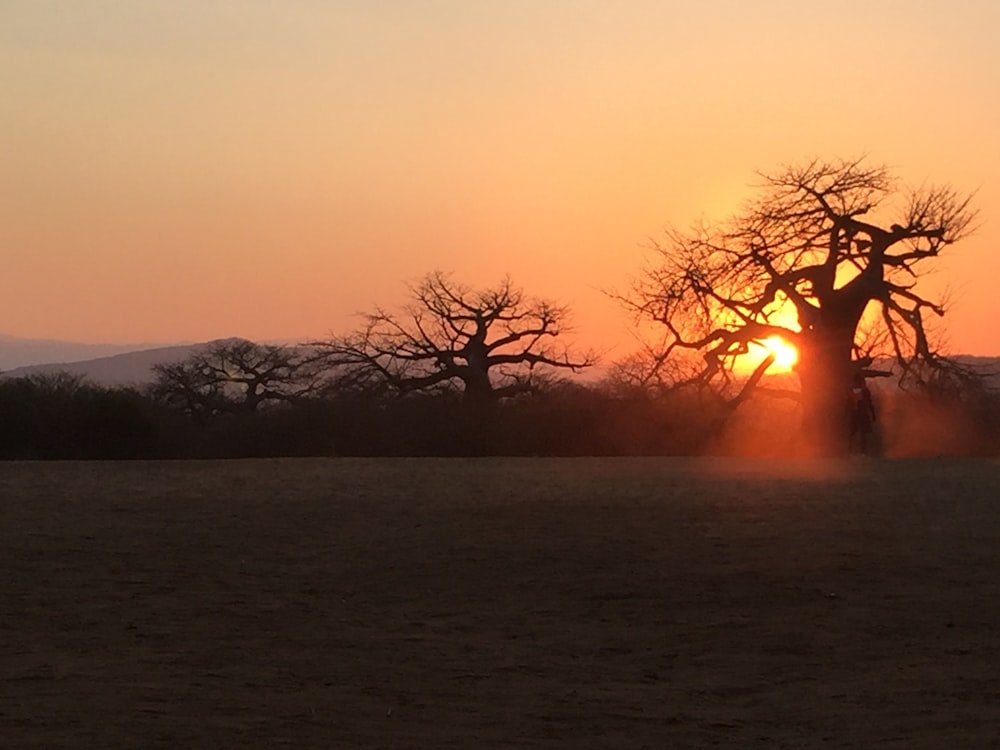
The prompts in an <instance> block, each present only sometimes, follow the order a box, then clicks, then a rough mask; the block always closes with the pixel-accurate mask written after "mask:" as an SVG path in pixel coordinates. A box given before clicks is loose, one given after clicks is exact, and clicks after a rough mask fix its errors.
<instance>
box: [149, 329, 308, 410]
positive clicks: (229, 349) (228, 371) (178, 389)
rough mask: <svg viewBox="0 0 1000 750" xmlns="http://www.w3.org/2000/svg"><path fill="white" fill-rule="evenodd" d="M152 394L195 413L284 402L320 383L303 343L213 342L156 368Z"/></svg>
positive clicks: (242, 340)
mask: <svg viewBox="0 0 1000 750" xmlns="http://www.w3.org/2000/svg"><path fill="white" fill-rule="evenodd" d="M154 372H155V374H156V380H155V382H154V383H153V385H152V388H151V394H152V396H153V397H154V398H155V399H156V400H157V401H159V402H161V403H164V404H167V405H168V406H172V407H175V408H178V409H180V410H182V411H184V412H186V413H188V414H190V415H192V416H194V417H196V418H206V417H209V416H211V415H214V414H220V413H232V412H254V411H256V410H257V409H258V408H259V407H261V406H262V405H264V404H267V403H282V402H284V403H288V402H293V401H297V400H300V399H302V398H305V397H307V396H310V395H313V394H314V393H316V392H317V389H318V388H319V371H318V370H317V368H316V365H315V359H314V358H313V357H311V356H310V353H309V352H308V351H306V350H304V349H302V348H293V347H286V346H276V345H271V344H257V343H254V342H252V341H247V340H246V339H226V340H223V341H216V342H214V343H212V344H209V345H207V346H205V347H204V348H201V349H199V350H198V351H196V352H195V353H194V354H192V355H191V356H189V357H188V358H187V359H185V360H183V361H181V362H175V363H169V364H159V365H156V366H155V367H154Z"/></svg>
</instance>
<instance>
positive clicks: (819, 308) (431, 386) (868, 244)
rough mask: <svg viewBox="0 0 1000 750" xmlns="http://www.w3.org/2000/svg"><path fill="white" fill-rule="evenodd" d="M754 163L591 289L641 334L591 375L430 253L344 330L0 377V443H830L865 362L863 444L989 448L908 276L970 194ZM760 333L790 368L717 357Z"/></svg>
mask: <svg viewBox="0 0 1000 750" xmlns="http://www.w3.org/2000/svg"><path fill="white" fill-rule="evenodd" d="M761 177H762V179H763V183H762V185H761V186H760V191H759V194H758V197H757V199H756V200H754V201H752V202H750V203H748V204H747V205H746V206H745V207H744V209H743V210H742V211H741V212H740V213H738V214H736V215H735V216H733V217H732V218H731V219H730V220H728V221H727V222H723V223H720V224H719V225H712V226H698V227H696V228H695V229H693V230H691V231H690V232H680V231H676V230H670V231H669V232H668V235H667V242H666V244H664V245H656V246H654V248H653V255H654V263H653V264H651V265H650V266H648V267H647V268H646V269H645V271H644V272H643V275H641V276H640V277H639V278H638V279H637V280H636V282H635V284H634V286H633V288H632V290H631V291H630V292H628V293H624V294H615V295H614V296H617V298H618V299H619V300H620V301H621V302H622V303H623V304H624V306H625V308H626V309H627V310H629V311H631V312H632V313H633V314H634V315H635V318H636V321H637V323H643V324H646V325H647V326H652V327H653V329H654V330H657V331H658V332H659V334H660V335H658V336H657V337H656V338H654V339H653V340H652V341H646V342H644V343H643V345H642V347H641V348H640V350H639V351H637V352H635V353H633V354H631V355H629V356H627V357H624V358H622V359H620V360H619V361H617V362H613V363H610V367H609V370H608V374H607V375H606V376H605V377H604V378H603V379H602V380H600V381H596V382H594V381H591V382H584V381H582V380H580V379H579V378H576V377H574V376H576V375H578V374H580V373H583V372H586V371H587V370H588V369H589V368H591V367H592V366H593V365H594V364H595V363H597V361H598V356H597V354H596V353H595V352H593V351H588V350H580V349H578V348H577V347H574V346H573V345H572V343H571V342H569V341H568V340H567V334H568V333H569V332H570V331H571V329H570V326H569V320H570V311H569V309H568V308H567V307H565V306H562V305H559V304H556V303H554V302H552V301H550V300H546V299H543V298H537V297H531V296H529V295H527V294H526V293H525V292H524V290H522V289H520V288H518V287H517V286H515V285H514V284H513V283H512V281H511V280H510V279H509V278H505V279H503V280H501V281H500V283H498V284H496V285H494V286H492V287H488V288H485V289H473V288H470V287H467V286H465V285H463V284H461V283H460V282H458V281H456V280H455V279H454V278H453V277H452V276H451V275H449V274H446V273H442V272H433V273H430V274H428V275H427V276H425V277H424V278H422V279H420V280H419V281H417V282H415V283H413V284H410V285H409V286H408V292H409V294H408V299H407V301H406V303H405V304H404V305H402V306H401V307H399V308H398V309H389V308H382V307H379V308H376V309H375V310H374V311H372V312H370V313H368V314H366V315H365V316H364V317H363V322H362V324H361V325H360V326H359V327H358V328H357V329H356V330H354V331H351V332H349V333H347V334H345V335H340V336H333V337H331V338H329V339H326V340H322V341H311V342H304V343H302V344H300V345H296V346H276V345H267V344H259V343H255V342H251V341H247V340H243V339H231V340H226V341H219V342H214V343H212V344H209V345H206V346H204V347H202V348H200V349H199V350H197V351H196V352H195V353H193V354H192V355H191V356H190V357H188V358H187V359H185V360H183V361H180V362H173V363H163V364H161V365H158V366H157V367H156V368H155V382H154V383H153V384H152V385H151V386H149V387H148V388H143V389H136V388H118V389H109V388H102V387H99V386H96V385H94V384H91V383H87V382H83V381H82V380H80V379H78V378H74V377H71V376H68V375H57V376H47V377H41V376H35V377H27V378H15V379H9V378H8V379H0V457H3V458H24V459H36V458H37V459H52V458H79V459H90V458H126V459H128V458H163V457H166V458H187V457H236V456H282V455H302V456H316V455H321V456H322V455H490V454H503V455H649V454H655V455H659V454H684V455H691V454H699V453H711V452H725V453H739V454H749V455H761V454H768V453H771V454H812V455H816V454H820V455H838V454H843V453H846V452H847V451H848V450H849V446H850V445H851V444H852V437H853V436H851V435H849V434H848V433H849V431H850V430H851V429H852V427H851V425H852V424H856V423H857V420H853V421H852V419H851V417H850V414H849V413H848V406H847V405H848V403H849V394H850V392H851V389H852V388H854V390H855V391H857V390H858V389H862V390H863V392H864V393H866V394H867V393H868V387H867V385H866V383H865V381H867V380H869V379H873V378H884V383H883V384H882V387H879V388H877V391H878V393H877V397H878V398H877V400H878V403H879V408H878V410H877V411H873V414H877V413H878V412H881V419H880V424H879V426H878V433H879V437H880V441H881V447H880V448H876V449H874V450H881V451H882V452H888V453H892V452H893V451H895V452H897V453H902V454H919V453H921V452H931V453H934V452H937V453H940V452H961V453H969V452H987V453H990V452H995V451H996V449H997V445H998V443H1000V441H998V439H997V433H998V429H1000V428H998V424H1000V419H998V414H1000V408H998V406H997V403H998V399H997V396H996V393H995V392H993V391H991V390H990V389H989V388H988V387H987V382H986V381H985V380H984V379H983V378H982V377H980V376H979V374H977V373H976V372H975V371H974V370H973V369H972V368H970V367H969V366H968V365H967V364H964V363H962V362H959V361H956V360H953V359H950V358H948V357H945V356H942V354H941V353H940V351H939V347H937V346H935V344H934V342H933V337H932V331H931V329H930V327H929V326H928V323H927V315H928V314H930V315H932V316H940V315H943V314H944V308H943V306H942V305H941V304H939V303H937V302H935V301H933V300H930V299H929V298H926V297H924V296H922V295H921V294H919V293H918V290H917V289H916V287H917V281H918V280H919V278H920V275H921V274H922V272H923V266H924V264H926V262H928V261H929V260H932V259H934V258H936V257H938V256H939V255H940V254H941V253H942V252H943V251H944V250H945V249H946V248H948V247H949V246H950V245H952V244H954V243H955V242H957V241H958V240H960V239H962V238H963V237H965V236H966V235H967V234H968V233H969V232H970V231H971V230H972V229H973V228H974V223H975V220H976V213H975V211H973V210H972V209H971V208H970V198H969V197H968V196H962V195H960V194H958V193H956V192H955V191H953V190H951V189H947V188H927V187H923V188H920V189H916V190H899V189H897V187H896V183H895V181H894V179H893V178H892V176H891V175H890V173H889V172H888V171H887V170H886V169H885V168H883V167H870V166H868V165H867V164H866V163H865V161H864V160H856V161H836V162H821V161H812V162H809V163H807V164H805V165H802V166H791V167H786V168H784V169H782V170H780V171H778V172H776V173H774V174H770V175H767V174H764V175H761ZM789 310H790V311H792V313H794V315H793V316H792V317H793V318H794V320H795V321H797V323H796V324H795V325H791V324H789V322H788V320H789V315H788V311H789ZM775 335H780V336H781V337H783V338H784V339H785V340H787V341H790V342H792V343H794V344H795V345H796V346H797V348H798V351H799V355H800V362H799V364H798V366H797V369H796V378H795V380H796V382H795V383H794V384H793V385H792V387H789V385H788V384H787V383H778V384H777V385H775V382H774V379H773V378H768V377H766V375H767V369H768V367H769V366H770V364H771V363H772V359H771V358H768V359H765V360H764V361H763V362H762V363H761V364H760V365H759V366H758V367H757V369H756V370H755V371H754V372H752V373H751V374H749V375H746V376H743V377H740V376H739V374H738V371H737V366H736V365H737V362H738V361H739V358H740V357H741V356H743V355H745V354H747V352H748V351H749V350H750V347H751V346H752V345H754V344H755V343H756V344H759V343H760V342H761V341H764V340H765V339H767V338H768V337H773V336H775ZM890 384H891V386H890ZM897 386H899V387H897ZM775 397H777V398H775ZM866 408H870V404H869V405H868V406H866ZM862 444H865V445H867V444H868V441H862Z"/></svg>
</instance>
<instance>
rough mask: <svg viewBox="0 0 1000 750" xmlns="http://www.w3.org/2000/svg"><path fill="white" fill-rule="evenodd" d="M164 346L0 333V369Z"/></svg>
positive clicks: (108, 355) (74, 360) (83, 358)
mask: <svg viewBox="0 0 1000 750" xmlns="http://www.w3.org/2000/svg"><path fill="white" fill-rule="evenodd" d="M171 345H173V344H171ZM164 346H166V344H154V343H142V344H81V343H79V342H75V341H58V340H55V339H25V338H19V337H17V336H6V335H4V334H0V371H4V372H6V371H7V370H13V369H15V368H18V367H28V366H30V365H43V364H48V363H50V362H82V361H84V360H88V359H97V358H98V357H110V356H113V355H115V354H125V353H127V352H137V351H142V350H145V349H154V348H161V347H164Z"/></svg>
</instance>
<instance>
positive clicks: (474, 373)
mask: <svg viewBox="0 0 1000 750" xmlns="http://www.w3.org/2000/svg"><path fill="white" fill-rule="evenodd" d="M408 289H409V292H410V300H409V302H408V303H407V304H405V305H404V306H403V307H402V308H401V310H400V312H398V313H397V312H391V311H388V310H385V309H382V308H377V309H376V310H375V311H374V312H371V313H368V314H366V315H365V316H364V321H365V322H364V325H363V326H362V327H361V328H360V329H359V330H357V331H355V332H353V333H350V334H348V335H346V336H342V337H336V338H333V339H331V340H329V341H324V342H319V343H317V344H315V346H317V347H319V348H320V349H321V350H322V352H323V355H322V356H323V358H324V360H325V361H326V363H327V364H328V365H329V366H331V367H333V368H335V369H337V370H339V371H340V372H342V373H344V376H342V378H341V383H342V384H343V383H345V382H348V383H354V384H357V385H361V386H363V387H366V388H371V387H386V388H388V389H391V390H393V391H396V392H409V391H427V390H434V389H442V388H454V387H460V388H461V389H462V396H463V400H465V401H468V402H476V403H490V402H495V401H496V400H498V399H500V398H504V397H508V396H512V395H515V394H519V393H524V392H526V391H529V390H531V389H532V388H533V387H534V386H535V385H536V384H537V382H538V380H539V378H546V377H549V376H551V375H552V373H554V372H556V371H558V370H570V371H573V372H576V371H579V370H582V369H584V368H586V367H589V366H590V365H592V364H593V363H594V362H595V359H596V358H595V355H594V354H592V353H590V352H585V353H581V354H575V353H573V352H572V351H571V350H570V349H569V348H568V347H566V346H562V345H560V344H559V342H558V341H557V339H559V338H560V337H561V336H562V335H563V334H565V333H566V332H567V330H568V329H567V321H568V317H569V311H568V309H567V308H566V307H563V306H560V305H556V304H554V303H552V302H550V301H547V300H543V299H536V298H531V297H527V296H526V295H525V294H524V292H523V291H522V290H521V289H519V288H517V287H515V286H514V285H513V284H512V282H511V280H510V279H509V278H506V279H504V280H503V281H501V282H500V283H499V284H497V285H496V286H494V287H491V288H488V289H483V290H474V289H470V288H469V287H466V286H463V285H462V284H460V283H458V282H456V281H455V280H454V279H453V278H452V277H451V276H450V275H449V274H445V273H442V272H434V273H431V274H428V275H427V276H425V277H424V278H423V279H421V280H420V281H418V282H417V283H415V284H411V285H408Z"/></svg>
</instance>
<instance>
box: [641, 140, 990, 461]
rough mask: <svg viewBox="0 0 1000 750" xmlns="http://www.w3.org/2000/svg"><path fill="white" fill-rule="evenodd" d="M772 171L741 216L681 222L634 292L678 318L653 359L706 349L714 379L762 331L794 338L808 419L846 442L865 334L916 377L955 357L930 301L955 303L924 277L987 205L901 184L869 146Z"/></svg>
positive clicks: (865, 357)
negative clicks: (922, 282) (860, 154)
mask: <svg viewBox="0 0 1000 750" xmlns="http://www.w3.org/2000/svg"><path fill="white" fill-rule="evenodd" d="M760 177H761V178H762V180H763V183H762V184H761V185H760V186H759V187H760V192H759V194H758V196H757V197H756V199H754V200H752V201H751V202H749V203H747V204H746V206H745V208H744V209H743V210H742V211H741V212H740V213H738V214H737V215H735V216H734V217H733V218H731V219H730V220H729V221H727V222H724V223H721V224H718V225H701V226H698V227H696V228H695V229H693V230H692V231H690V232H681V231H676V230H670V231H668V233H667V240H666V242H665V243H662V244H656V245H655V246H654V248H653V250H654V258H655V261H654V263H653V264H652V265H651V266H650V267H649V268H648V269H647V270H646V271H645V273H644V274H643V275H642V276H641V277H640V278H639V279H638V280H637V281H636V283H635V285H634V288H633V290H632V292H631V293H630V294H627V295H624V296H623V301H625V302H626V304H627V305H628V306H629V307H630V308H631V309H632V310H633V311H635V312H637V313H638V314H639V316H640V317H641V318H645V319H647V320H652V321H656V322H657V323H659V324H661V325H662V326H663V328H662V330H664V331H665V332H666V335H665V338H664V344H663V347H662V349H661V350H660V351H659V352H658V353H657V355H656V358H654V364H655V360H656V359H657V358H658V359H659V361H662V362H666V361H669V358H670V357H672V356H676V355H677V354H678V353H680V352H688V353H692V352H696V353H697V354H698V355H700V359H701V362H702V366H701V367H700V369H699V372H698V373H697V375H696V378H697V379H698V381H700V382H702V383H710V384H715V385H722V384H727V383H731V382H732V376H733V365H734V363H736V362H737V361H738V358H739V357H740V356H742V355H745V354H746V353H747V352H748V351H749V349H750V347H751V345H752V344H754V343H760V342H762V341H765V340H768V339H770V338H771V337H780V338H782V339H784V340H785V341H787V342H789V343H790V344H792V345H794V346H795V347H796V348H797V349H798V353H799V361H798V364H797V365H796V368H795V370H796V372H797V374H798V378H799V383H800V391H799V396H800V399H801V402H802V415H803V424H804V426H805V427H806V428H807V429H808V430H809V431H811V432H812V437H813V439H814V440H815V441H816V442H815V447H816V449H817V450H818V451H820V452H823V453H836V452H840V451H841V450H845V449H846V446H847V444H848V440H847V436H846V434H845V433H846V430H847V429H848V427H847V421H846V419H845V410H846V399H847V394H848V393H849V390H850V386H851V382H852V380H853V379H854V378H856V377H858V376H859V375H860V376H865V375H871V374H872V371H871V370H869V369H866V368H868V367H870V365H871V361H872V356H873V354H876V353H878V352H875V351H873V350H872V349H871V348H870V347H869V346H867V345H866V342H868V343H870V342H872V341H875V340H881V341H884V342H885V343H886V344H887V351H886V352H885V353H886V354H888V355H889V356H891V357H892V358H893V359H894V361H895V364H896V366H897V367H898V369H899V370H900V372H901V373H902V375H903V376H904V378H910V379H920V378H923V377H927V375H928V374H929V373H934V372H940V371H941V370H942V369H947V368H948V367H949V366H950V364H951V363H950V362H949V360H947V359H946V358H945V357H943V356H941V354H940V352H939V351H938V349H937V348H936V347H935V344H934V341H933V339H932V336H931V335H930V332H929V329H928V315H933V316H941V315H943V314H944V307H943V306H942V305H941V303H940V302H937V301H934V300H932V299H930V298H929V297H927V296H926V295H925V294H923V293H922V292H921V291H918V289H917V282H918V280H919V279H920V277H921V275H922V274H923V272H924V271H925V267H926V266H927V265H928V262H929V261H932V260H933V259H934V258H937V257H938V256H939V255H941V253H942V252H944V250H945V249H946V248H947V247H949V246H950V245H952V244H954V243H955V242H957V241H958V240H960V239H962V238H963V237H965V236H967V235H968V233H969V232H970V231H971V230H972V228H973V223H974V221H975V217H976V213H975V211H974V210H973V209H972V208H971V207H970V196H968V195H963V194H960V193H958V192H956V191H955V190H953V189H951V188H948V187H921V188H917V189H906V188H900V187H899V186H898V185H897V182H896V180H895V179H894V178H893V176H892V174H891V173H890V172H889V170H888V169H886V168H885V167H883V166H870V165H868V164H867V163H866V161H865V160H864V159H861V160H855V161H831V162H824V161H811V162H809V163H806V164H804V165H798V166H794V165H793V166H787V167H784V168H782V169H780V170H779V171H776V172H774V173H768V174H761V175H760ZM767 364H768V361H767V360H765V362H764V363H763V364H762V366H761V367H762V368H766V366H767ZM761 374H762V369H760V368H759V369H758V372H755V373H754V377H752V378H751V379H750V380H751V381H752V382H756V381H757V380H759V379H760V375H761Z"/></svg>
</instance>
